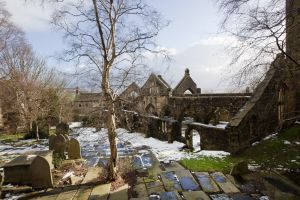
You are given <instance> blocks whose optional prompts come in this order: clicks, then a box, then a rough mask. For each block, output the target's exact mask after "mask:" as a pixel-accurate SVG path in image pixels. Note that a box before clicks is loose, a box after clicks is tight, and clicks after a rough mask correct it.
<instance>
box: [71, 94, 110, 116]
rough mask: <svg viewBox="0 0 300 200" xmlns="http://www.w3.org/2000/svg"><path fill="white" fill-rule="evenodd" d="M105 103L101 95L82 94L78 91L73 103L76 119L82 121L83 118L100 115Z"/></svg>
mask: <svg viewBox="0 0 300 200" xmlns="http://www.w3.org/2000/svg"><path fill="white" fill-rule="evenodd" d="M103 102H104V100H103V97H102V94H101V93H96V92H80V91H79V90H78V89H77V90H76V96H75V99H74V102H73V114H74V118H75V119H76V120H80V119H82V118H83V117H89V116H93V115H98V114H99V113H100V112H101V110H102V108H103Z"/></svg>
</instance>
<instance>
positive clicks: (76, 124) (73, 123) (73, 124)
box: [69, 122, 82, 128]
mask: <svg viewBox="0 0 300 200" xmlns="http://www.w3.org/2000/svg"><path fill="white" fill-rule="evenodd" d="M80 127H82V122H70V123H69V128H80Z"/></svg>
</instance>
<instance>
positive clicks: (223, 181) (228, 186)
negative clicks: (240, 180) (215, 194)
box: [211, 172, 240, 193]
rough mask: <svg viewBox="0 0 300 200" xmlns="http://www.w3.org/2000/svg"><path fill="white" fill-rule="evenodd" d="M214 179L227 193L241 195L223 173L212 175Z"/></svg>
mask: <svg viewBox="0 0 300 200" xmlns="http://www.w3.org/2000/svg"><path fill="white" fill-rule="evenodd" d="M211 176H212V178H213V179H214V180H215V182H216V183H217V184H218V185H219V187H220V188H221V189H222V190H223V191H224V192H225V193H239V192H240V191H239V189H238V188H237V187H236V186H235V185H234V184H233V183H231V182H230V181H229V179H228V178H227V177H226V176H224V174H223V173H221V172H215V173H212V174H211Z"/></svg>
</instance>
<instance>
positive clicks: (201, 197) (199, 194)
mask: <svg viewBox="0 0 300 200" xmlns="http://www.w3.org/2000/svg"><path fill="white" fill-rule="evenodd" d="M182 195H183V196H184V199H185V200H210V198H209V197H208V196H207V194H205V192H203V191H191V192H183V193H182Z"/></svg>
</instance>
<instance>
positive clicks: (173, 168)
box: [162, 162, 185, 171]
mask: <svg viewBox="0 0 300 200" xmlns="http://www.w3.org/2000/svg"><path fill="white" fill-rule="evenodd" d="M162 166H163V167H164V168H165V170H166V171H177V170H185V168H184V167H183V166H182V165H180V164H179V163H178V162H170V163H162Z"/></svg>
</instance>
